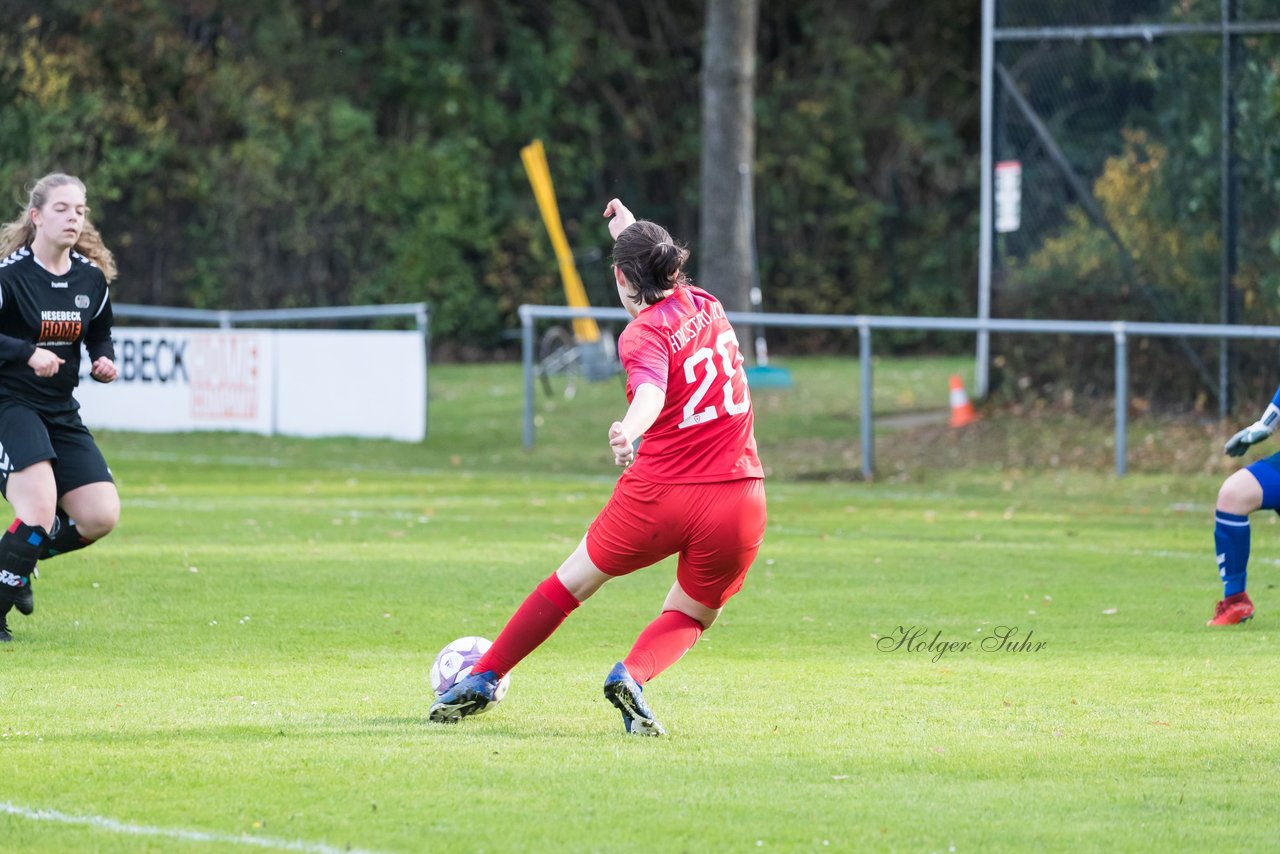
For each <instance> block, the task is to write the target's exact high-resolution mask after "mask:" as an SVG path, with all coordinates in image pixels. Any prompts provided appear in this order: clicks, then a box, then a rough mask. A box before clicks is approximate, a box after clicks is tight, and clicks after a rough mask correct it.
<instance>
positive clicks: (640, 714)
mask: <svg viewBox="0 0 1280 854" xmlns="http://www.w3.org/2000/svg"><path fill="white" fill-rule="evenodd" d="M604 696H605V699H606V700H608V701H609V702H610V703H612V704H613V706H614V708H616V709H617V710H618V711H619V712H622V725H623V726H624V727H625V728H626V730H627V732H629V733H631V734H632V735H666V734H667V731H666V729H664V728H663V726H662V724H660V723H658V719H657V718H655V717H654V716H653V712H652V711H651V710H650V709H649V704H648V703H646V702H645V701H644V689H643V688H641V687H640V683H639V682H637V681H636V680H634V679H632V678H631V674H630V673H628V672H627V668H626V665H624V664H623V663H622V662H621V661H619V662H618V663H617V664H615V665H614V666H613V669H612V670H610V671H609V675H608V676H606V677H605V678H604Z"/></svg>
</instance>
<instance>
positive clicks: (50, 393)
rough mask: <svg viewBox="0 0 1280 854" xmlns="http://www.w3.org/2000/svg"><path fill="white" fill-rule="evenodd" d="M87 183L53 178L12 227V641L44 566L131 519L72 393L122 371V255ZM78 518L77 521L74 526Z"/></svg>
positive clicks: (3, 446) (6, 459)
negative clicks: (118, 349)
mask: <svg viewBox="0 0 1280 854" xmlns="http://www.w3.org/2000/svg"><path fill="white" fill-rule="evenodd" d="M88 212H89V207H88V205H87V204H86V203H85V186H84V184H83V183H82V182H81V181H80V179H79V178H74V177H72V176H71V175H63V174H60V173H55V174H52V175H46V176H44V177H43V178H41V179H40V180H39V181H37V182H36V183H35V185H34V186H33V187H32V189H31V193H30V198H29V200H28V202H27V206H26V207H25V208H24V209H23V212H22V215H21V216H19V217H18V218H17V219H15V220H13V221H12V222H9V223H6V224H4V225H3V226H2V227H0V492H2V493H3V494H4V497H5V498H7V499H8V501H9V503H10V504H11V505H13V510H14V514H15V515H16V516H17V518H16V519H14V520H13V523H12V524H10V525H9V526H8V529H7V530H6V531H4V533H3V534H0V641H9V640H12V639H13V637H12V635H11V634H10V633H9V630H8V626H7V624H6V620H5V617H6V615H7V614H8V612H9V609H10V608H17V609H18V611H19V612H20V613H23V614H30V613H31V611H32V608H33V599H32V596H31V580H32V579H33V578H34V577H35V567H36V561H37V560H39V559H41V558H46V557H52V556H54V555H57V554H62V553H63V552H68V551H72V550H74V549H79V548H83V547H84V546H86V545H88V544H89V543H91V542H93V541H94V540H97V539H99V538H100V537H104V536H106V535H107V533H108V532H110V531H111V529H112V528H114V527H115V525H116V521H117V520H118V519H119V517H120V497H119V495H118V494H117V493H116V486H115V483H114V482H112V479H111V470H110V469H108V468H107V463H106V461H105V460H104V459H103V457H102V453H101V452H100V451H99V450H98V446H97V445H96V444H95V443H94V441H93V436H92V435H90V433H89V431H88V429H87V428H86V427H85V426H84V424H83V422H81V420H80V414H79V412H78V410H79V404H77V403H76V401H75V398H74V397H72V392H73V391H74V389H75V387H76V385H77V383H79V381H80V352H81V348H82V347H83V348H85V349H87V350H88V352H89V359H90V366H89V370H88V374H89V376H90V377H92V378H93V379H95V380H97V381H98V382H104V383H109V382H111V381H112V380H114V379H115V378H116V366H115V362H114V361H113V360H114V358H115V351H114V349H113V347H112V344H111V322H112V317H111V299H110V295H109V291H108V288H107V283H108V282H110V281H111V280H112V279H114V278H115V275H116V266H115V261H114V259H113V258H112V255H111V252H110V250H108V249H107V247H106V246H104V245H103V243H102V238H101V237H100V236H99V235H98V231H97V229H96V228H94V227H93V224H92V223H91V222H89V219H88ZM72 520H74V521H72Z"/></svg>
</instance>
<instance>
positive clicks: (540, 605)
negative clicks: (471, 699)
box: [471, 572, 581, 678]
mask: <svg viewBox="0 0 1280 854" xmlns="http://www.w3.org/2000/svg"><path fill="white" fill-rule="evenodd" d="M580 604H581V603H580V602H579V601H578V600H577V599H575V598H573V594H572V593H570V592H569V591H568V589H567V588H566V587H565V586H564V584H563V583H562V582H561V581H560V579H559V578H557V577H556V574H555V573H554V572H553V573H551V574H550V575H549V576H547V577H546V578H545V579H544V580H543V582H542V583H541V584H539V585H538V586H537V587H535V588H534V590H533V592H532V593H530V594H529V595H528V597H526V598H525V600H524V602H523V603H521V605H520V607H519V608H517V609H516V612H515V613H514V614H512V615H511V619H510V620H507V624H506V625H505V626H503V627H502V631H501V632H500V633H499V634H498V639H497V640H495V641H494V642H493V646H491V647H489V651H488V652H486V653H485V654H484V655H482V656H480V660H479V661H477V662H476V664H475V667H473V668H472V669H471V672H472V673H484V672H485V671H486V670H492V671H493V672H494V673H496V674H498V678H502V677H503V676H506V675H507V672H508V671H510V670H511V668H513V667H515V666H516V665H517V664H519V663H520V661H521V660H522V659H523V658H524V657H525V656H526V655H528V654H529V653H531V652H533V651H534V650H535V649H537V648H538V647H539V646H541V645H542V642H543V641H545V640H546V639H547V638H549V637H551V635H552V633H553V632H554V631H555V630H556V629H558V628H560V624H561V623H563V622H564V621H565V618H566V617H568V616H569V615H570V614H571V613H573V609H574V608H577V607H578V605H580Z"/></svg>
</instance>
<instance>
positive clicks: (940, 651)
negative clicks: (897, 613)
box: [876, 626, 1049, 662]
mask: <svg viewBox="0 0 1280 854" xmlns="http://www.w3.org/2000/svg"><path fill="white" fill-rule="evenodd" d="M1020 635H1021V630H1020V629H1019V628H1018V627H1017V626H996V627H995V629H993V630H992V632H991V634H989V635H985V636H984V637H982V638H980V639H978V640H947V639H945V638H943V636H942V630H941V629H939V630H938V631H936V632H932V633H931V632H930V630H929V629H928V628H927V627H925V626H898V627H897V628H896V629H894V630H893V631H892V632H891V633H890V634H888V635H886V636H884V637H880V638H877V639H876V649H878V650H880V651H881V652H923V653H930V654H931V655H932V658H931V659H930V660H931V661H934V662H938V661H941V660H942V657H943V656H944V655H947V654H948V653H957V652H971V651H973V650H974V649H975V648H976V649H977V650H980V651H982V652H1039V651H1040V650H1042V649H1044V648H1045V647H1046V646H1048V645H1049V642H1048V641H1033V640H1032V639H1031V638H1032V636H1033V635H1035V630H1034V629H1029V630H1028V631H1027V633H1026V635H1025V636H1020Z"/></svg>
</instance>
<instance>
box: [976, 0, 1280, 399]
mask: <svg viewBox="0 0 1280 854" xmlns="http://www.w3.org/2000/svg"><path fill="white" fill-rule="evenodd" d="M1162 5H1168V6H1170V7H1172V6H1173V4H1162ZM1207 8H1208V6H1207V5H1206V4H1178V7H1177V9H1176V10H1175V11H1174V12H1173V13H1172V15H1173V18H1174V19H1181V18H1183V17H1185V18H1187V19H1189V20H1198V19H1201V18H1202V16H1201V14H1200V13H1202V12H1204V11H1205V10H1206V9H1207ZM1214 9H1215V10H1216V9H1217V7H1216V6H1215V7H1214ZM1156 17H1159V16H1156ZM1278 44H1280V41H1278V40H1277V39H1275V38H1274V37H1272V36H1262V37H1251V38H1237V39H1236V40H1235V51H1236V52H1237V55H1238V57H1239V61H1238V63H1237V67H1236V68H1235V69H1234V70H1233V72H1232V75H1231V91H1232V94H1231V97H1232V107H1233V116H1234V120H1235V129H1234V131H1233V134H1232V137H1231V154H1232V158H1233V168H1234V170H1235V173H1236V186H1237V194H1236V216H1237V223H1238V226H1237V229H1236V235H1237V242H1238V243H1237V245H1238V249H1237V256H1238V265H1237V268H1236V271H1235V274H1234V276H1233V277H1232V280H1231V284H1232V287H1233V290H1234V303H1233V305H1232V312H1233V315H1234V319H1235V322H1239V323H1247V324H1256V325H1273V324H1280V273H1278V272H1277V271H1280V228H1277V219H1276V217H1275V209H1276V205H1277V204H1280V134H1278V133H1277V129H1280V111H1278V110H1277V106H1278V105H1280V95H1277V91H1280V90H1278V89H1277V86H1276V82H1277V80H1278V79H1280V62H1277V60H1276V56H1277V52H1276V47H1277V45H1278ZM1006 59H1007V61H1008V62H1009V65H1010V66H1011V67H1012V68H1013V69H1014V70H1013V73H1014V76H1015V78H1016V79H1017V80H1018V81H1019V87H1020V89H1021V90H1022V91H1023V92H1024V94H1026V96H1027V97H1028V98H1029V99H1030V100H1031V101H1032V102H1033V106H1034V108H1035V109H1036V110H1037V112H1038V113H1039V114H1040V115H1041V117H1042V118H1043V120H1044V121H1045V123H1046V124H1047V125H1048V126H1049V128H1050V132H1051V133H1052V134H1053V135H1054V138H1055V140H1056V141H1057V142H1058V144H1059V145H1060V146H1061V148H1062V150H1063V152H1064V154H1065V156H1066V158H1067V160H1068V161H1069V162H1070V163H1071V164H1072V166H1073V167H1074V168H1075V169H1076V170H1077V172H1078V173H1079V175H1080V176H1081V179H1082V181H1083V182H1084V183H1085V184H1086V185H1087V186H1088V187H1089V190H1090V191H1091V195H1092V198H1093V201H1094V202H1095V203H1096V205H1097V207H1098V209H1099V210H1100V211H1101V214H1102V217H1103V218H1104V219H1105V221H1106V224H1107V228H1109V229H1110V230H1111V231H1112V232H1113V233H1114V238H1113V237H1112V236H1111V235H1109V234H1108V233H1107V231H1105V230H1104V228H1103V227H1100V225H1099V223H1097V222H1096V221H1094V218H1093V217H1091V216H1090V215H1089V213H1088V212H1087V211H1086V209H1085V207H1084V206H1083V205H1081V204H1080V202H1079V199H1077V198H1076V197H1075V194H1074V193H1070V194H1069V195H1064V194H1063V192H1058V193H1055V192H1054V191H1053V190H1054V188H1055V187H1058V186H1062V187H1065V182H1064V181H1063V179H1062V176H1061V173H1060V170H1059V169H1058V167H1057V166H1056V165H1050V164H1049V162H1048V159H1047V158H1045V157H1044V156H1043V155H1040V154H1037V152H1038V151H1039V150H1040V149H1041V145H1040V143H1039V142H1033V143H1029V144H1024V145H1023V146H1022V148H1021V149H1018V150H1017V153H1016V155H1015V156H1021V157H1022V158H1023V160H1024V182H1023V186H1024V193H1023V199H1024V207H1023V223H1024V230H1023V232H1022V233H1019V234H1013V235H1007V236H1003V237H1002V238H1001V241H1002V245H1003V248H1004V253H1003V257H1002V258H1001V263H1000V270H999V271H998V274H997V277H996V297H995V309H996V310H995V313H996V314H997V315H998V316H1006V317H1009V316H1012V317H1038V318H1072V319H1107V320H1109V319H1115V318H1119V319H1130V320H1142V321H1162V320H1168V321H1178V322H1191V323H1203V322H1217V321H1219V320H1220V319H1221V318H1222V310H1221V307H1220V291H1221V282H1222V256H1223V233H1222V229H1223V220H1224V216H1225V214H1224V209H1223V200H1222V187H1223V170H1222V163H1221V156H1222V150H1221V142H1222V128H1221V108H1222V103H1221V88H1220V87H1221V69H1222V64H1221V59H1222V57H1221V53H1220V43H1219V41H1218V40H1217V39H1216V38H1215V39H1204V38H1181V37H1172V38H1168V39H1163V40H1157V43H1156V44H1149V43H1143V42H1140V41H1137V40H1134V41H1132V42H1123V43H1118V44H1107V43H1103V42H1091V43H1086V44H1085V45H1084V46H1060V45H1059V46H1053V47H1049V46H1043V45H1042V46H1039V48H1036V47H1031V48H1027V49H1026V51H1025V52H1024V53H1017V52H1011V53H1010V54H1009V56H1007V57H1006ZM1008 109H1009V110H1010V111H1011V112H1012V111H1013V107H1012V106H1010V107H1008ZM1016 121H1021V120H1020V119H1015V122H1016ZM1006 153H1008V152H1006ZM1121 247H1123V248H1121ZM1187 346H1189V347H1190V348H1191V349H1192V350H1193V351H1194V352H1195V353H1197V356H1198V358H1199V360H1200V361H1201V362H1202V363H1203V364H1204V365H1205V366H1206V371H1207V373H1209V374H1210V375H1211V376H1212V377H1214V378H1216V376H1217V372H1218V359H1219V350H1218V344H1217V342H1200V341H1191V342H1189V343H1188V345H1187ZM997 351H998V352H999V354H1000V357H1001V358H1000V359H999V362H1001V363H1003V364H1004V365H1006V366H1007V367H1008V368H1009V369H1010V370H1009V372H1008V374H1009V376H1010V377H1016V378H1017V379H1018V380H1019V381H1020V382H1021V383H1022V384H1023V386H1027V385H1031V386H1034V387H1036V388H1037V389H1038V390H1039V391H1040V392H1041V393H1043V394H1046V395H1053V394H1056V393H1061V392H1063V391H1064V390H1071V389H1075V390H1090V389H1097V390H1105V389H1107V388H1109V387H1110V385H1111V382H1112V380H1111V373H1112V371H1113V363H1112V350H1111V348H1110V347H1109V346H1101V347H1100V346H1097V342H1086V341H1082V340H1081V339H1074V340H1069V341H1060V340H1058V339H1056V338H1053V339H1038V340H1037V339H1035V338H1032V337H1030V336H1016V337H1014V336H1010V337H1009V338H1007V339H1004V340H1002V341H1001V342H1000V344H999V347H998V348H997ZM1231 351H1232V354H1233V355H1232V359H1233V370H1232V375H1233V376H1232V385H1233V392H1234V394H1235V395H1236V398H1237V399H1238V400H1247V399H1256V400H1265V399H1267V398H1269V397H1270V394H1271V392H1272V391H1273V390H1274V388H1275V345H1274V344H1273V343H1265V344H1251V343H1234V344H1232V345H1231ZM1131 369H1132V371H1133V375H1134V377H1135V380H1136V386H1135V391H1136V392H1137V393H1138V395H1139V396H1140V397H1143V398H1149V399H1151V400H1154V401H1158V402H1162V403H1168V404H1172V405H1176V406H1180V407H1185V406H1188V405H1193V406H1205V405H1207V404H1211V403H1213V402H1215V401H1214V398H1213V396H1212V394H1211V392H1210V385H1209V383H1206V382H1205V381H1204V380H1203V378H1202V377H1201V375H1200V374H1199V373H1198V372H1196V371H1194V370H1192V369H1191V362H1190V360H1189V359H1188V357H1187V355H1186V354H1185V352H1184V350H1183V348H1182V345H1181V343H1180V342H1173V341H1169V340H1151V339H1140V340H1137V341H1136V342H1134V346H1133V347H1132V348H1131ZM1005 388H1006V389H1011V386H1010V385H1006V386H1005Z"/></svg>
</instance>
